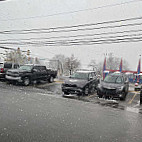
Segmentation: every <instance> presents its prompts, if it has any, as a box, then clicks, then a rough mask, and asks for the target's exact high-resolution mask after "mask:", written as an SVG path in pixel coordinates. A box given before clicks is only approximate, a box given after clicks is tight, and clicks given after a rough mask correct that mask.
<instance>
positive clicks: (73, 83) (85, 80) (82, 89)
mask: <svg viewBox="0 0 142 142" xmlns="http://www.w3.org/2000/svg"><path fill="white" fill-rule="evenodd" d="M98 82H99V79H98V77H97V76H96V72H95V71H83V70H80V71H76V72H75V73H74V74H72V75H71V76H70V77H69V78H67V79H66V80H65V81H64V83H63V84H62V91H63V93H64V94H63V96H67V95H69V94H77V95H88V94H89V93H92V92H93V91H94V90H95V89H96V87H97V85H98Z"/></svg>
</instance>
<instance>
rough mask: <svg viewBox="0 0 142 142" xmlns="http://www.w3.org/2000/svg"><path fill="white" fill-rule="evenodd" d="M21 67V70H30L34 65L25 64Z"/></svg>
mask: <svg viewBox="0 0 142 142" xmlns="http://www.w3.org/2000/svg"><path fill="white" fill-rule="evenodd" d="M19 69H20V70H26V71H30V70H31V69H32V66H27V65H25V66H21V67H20V68H19Z"/></svg>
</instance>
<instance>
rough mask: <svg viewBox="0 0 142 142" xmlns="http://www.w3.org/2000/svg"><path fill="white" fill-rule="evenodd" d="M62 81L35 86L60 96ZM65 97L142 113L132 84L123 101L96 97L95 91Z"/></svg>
mask: <svg viewBox="0 0 142 142" xmlns="http://www.w3.org/2000/svg"><path fill="white" fill-rule="evenodd" d="M61 84H62V81H60V80H56V81H55V82H54V83H51V84H48V83H45V84H40V85H37V86H36V87H37V88H42V89H44V90H48V91H50V92H51V93H52V94H53V95H55V94H56V95H58V96H61V97H62V91H61ZM66 98H67V99H77V100H80V101H84V102H91V103H95V104H99V105H101V106H108V107H113V108H118V109H122V110H126V111H130V112H135V113H142V109H141V108H142V107H141V106H140V91H134V84H130V85H129V93H128V94H127V96H126V99H125V101H120V100H119V99H114V100H108V99H103V98H98V96H97V93H96V92H95V93H93V94H91V95H89V96H85V97H78V96H76V95H72V94H71V95H70V96H69V97H66Z"/></svg>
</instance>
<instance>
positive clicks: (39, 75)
mask: <svg viewBox="0 0 142 142" xmlns="http://www.w3.org/2000/svg"><path fill="white" fill-rule="evenodd" d="M56 76H57V71H52V70H50V69H47V68H46V66H42V65H35V64H27V65H23V66H20V67H19V68H18V69H10V70H8V71H7V72H6V76H5V77H6V79H7V81H9V82H18V83H23V85H25V86H28V85H29V84H30V83H37V82H39V81H41V80H45V81H46V80H48V81H49V82H53V81H54V78H55V77H56Z"/></svg>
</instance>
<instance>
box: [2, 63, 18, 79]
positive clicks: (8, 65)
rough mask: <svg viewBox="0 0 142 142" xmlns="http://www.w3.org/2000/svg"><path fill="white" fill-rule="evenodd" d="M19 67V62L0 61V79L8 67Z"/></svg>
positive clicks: (3, 77)
mask: <svg viewBox="0 0 142 142" xmlns="http://www.w3.org/2000/svg"><path fill="white" fill-rule="evenodd" d="M17 68H19V64H16V63H8V62H4V63H0V79H5V74H6V72H7V70H8V69H17Z"/></svg>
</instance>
